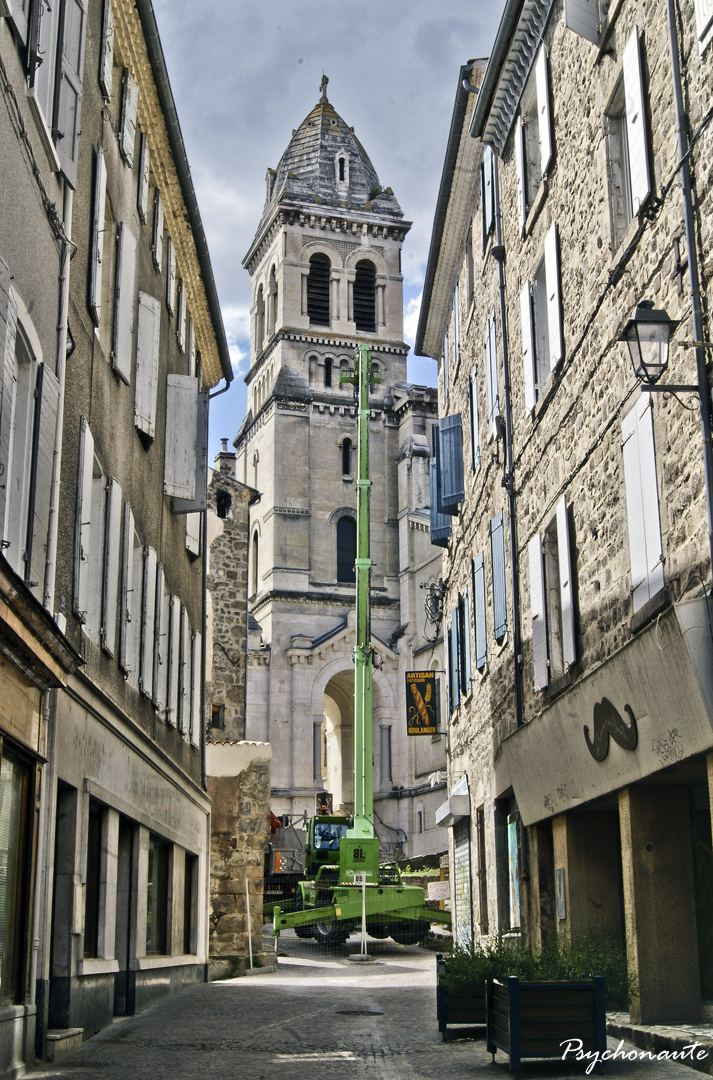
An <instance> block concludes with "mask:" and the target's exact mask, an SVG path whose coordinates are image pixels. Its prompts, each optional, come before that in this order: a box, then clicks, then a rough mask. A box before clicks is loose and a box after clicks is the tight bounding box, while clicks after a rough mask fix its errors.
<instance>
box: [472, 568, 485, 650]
mask: <svg viewBox="0 0 713 1080" xmlns="http://www.w3.org/2000/svg"><path fill="white" fill-rule="evenodd" d="M473 609H474V610H473V623H474V629H475V666H476V668H477V670H478V671H482V670H483V668H484V667H485V665H486V664H487V662H488V635H487V630H486V624H485V559H484V557H483V553H482V551H481V553H480V555H476V557H475V558H474V559H473Z"/></svg>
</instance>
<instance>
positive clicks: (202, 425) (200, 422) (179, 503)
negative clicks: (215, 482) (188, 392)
mask: <svg viewBox="0 0 713 1080" xmlns="http://www.w3.org/2000/svg"><path fill="white" fill-rule="evenodd" d="M198 381H199V380H198V379H196V380H195V382H196V385H198ZM208 398H209V394H208V392H207V391H203V392H202V393H200V394H195V395H194V399H195V400H194V409H195V410H196V456H195V459H194V464H195V497H194V498H193V499H179V498H175V497H174V498H173V499H171V513H172V514H190V513H193V512H195V511H198V510H205V508H206V505H207V483H208Z"/></svg>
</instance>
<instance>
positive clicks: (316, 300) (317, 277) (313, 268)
mask: <svg viewBox="0 0 713 1080" xmlns="http://www.w3.org/2000/svg"><path fill="white" fill-rule="evenodd" d="M331 273H332V264H331V262H330V261H329V259H328V258H327V256H326V255H323V254H322V253H321V252H319V251H318V252H316V254H314V255H313V256H312V257H311V259H310V260H309V275H308V277H307V315H308V317H309V321H310V325H311V326H329V314H330V311H329V286H330V278H331Z"/></svg>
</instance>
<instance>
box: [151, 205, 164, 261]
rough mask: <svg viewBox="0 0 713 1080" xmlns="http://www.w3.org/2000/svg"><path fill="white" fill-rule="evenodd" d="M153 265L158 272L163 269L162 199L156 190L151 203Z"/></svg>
mask: <svg viewBox="0 0 713 1080" xmlns="http://www.w3.org/2000/svg"><path fill="white" fill-rule="evenodd" d="M151 253H152V255H153V261H154V266H155V267H156V269H157V270H158V272H159V273H161V271H162V270H163V200H162V199H161V196H160V195H159V193H158V191H157V192H156V194H155V195H154V203H153V242H152V244H151Z"/></svg>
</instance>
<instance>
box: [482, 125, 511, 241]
mask: <svg viewBox="0 0 713 1080" xmlns="http://www.w3.org/2000/svg"><path fill="white" fill-rule="evenodd" d="M515 137H516V138H517V135H516V136H515ZM494 166H495V162H494V158H493V150H492V147H490V146H487V145H486V146H484V147H483V160H482V162H481V163H480V203H481V210H482V222H483V255H485V249H486V247H487V246H488V237H489V236H490V234H491V233H492V231H493V226H494V224H495V168H494Z"/></svg>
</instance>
